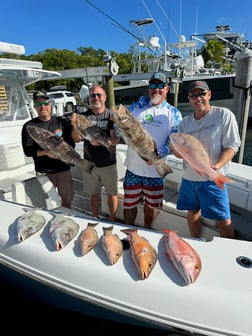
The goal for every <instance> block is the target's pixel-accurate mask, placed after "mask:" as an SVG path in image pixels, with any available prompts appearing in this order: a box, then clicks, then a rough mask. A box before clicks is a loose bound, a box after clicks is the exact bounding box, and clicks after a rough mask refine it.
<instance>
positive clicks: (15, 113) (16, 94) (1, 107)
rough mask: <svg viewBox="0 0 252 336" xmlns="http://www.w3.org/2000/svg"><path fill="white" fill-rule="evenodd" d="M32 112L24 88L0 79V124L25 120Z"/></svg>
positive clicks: (16, 82)
mask: <svg viewBox="0 0 252 336" xmlns="http://www.w3.org/2000/svg"><path fill="white" fill-rule="evenodd" d="M32 112H33V111H32V105H31V101H30V98H29V96H28V94H27V92H26V90H25V88H24V87H23V86H22V85H20V84H19V82H18V81H14V82H12V81H11V80H9V81H6V80H5V81H3V80H1V79H0V122H5V121H15V120H26V119H28V118H31V116H32Z"/></svg>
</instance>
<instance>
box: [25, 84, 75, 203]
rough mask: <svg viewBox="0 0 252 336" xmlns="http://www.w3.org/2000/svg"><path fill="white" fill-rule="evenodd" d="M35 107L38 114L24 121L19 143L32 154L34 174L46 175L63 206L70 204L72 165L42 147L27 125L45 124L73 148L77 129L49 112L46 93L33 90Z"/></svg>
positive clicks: (49, 107) (42, 125)
mask: <svg viewBox="0 0 252 336" xmlns="http://www.w3.org/2000/svg"><path fill="white" fill-rule="evenodd" d="M33 102H34V108H35V110H36V112H37V114H38V117H36V118H33V119H32V120H29V121H27V122H26V123H25V124H24V125H23V128H22V146H23V151H24V153H25V155H26V156H28V157H32V158H33V160H34V166H35V171H36V174H37V175H38V176H39V175H46V176H47V177H48V178H49V180H50V181H51V182H52V183H53V185H54V187H55V188H57V190H58V194H59V196H60V197H61V200H62V206H64V207H66V208H71V202H72V200H73V196H74V190H73V182H72V174H71V166H70V165H68V164H66V163H64V162H63V161H61V160H59V159H57V158H55V157H54V155H53V154H52V153H50V152H49V151H45V150H43V149H42V148H41V147H40V146H39V145H38V144H37V143H36V142H35V141H34V140H33V139H32V138H31V136H30V135H29V133H28V131H27V126H28V125H33V126H37V127H41V128H44V129H46V130H48V131H50V132H53V133H55V135H57V136H59V137H62V139H63V140H64V141H66V142H67V143H68V144H69V145H70V146H72V147H73V148H74V147H75V142H76V140H78V138H79V135H78V131H77V130H76V129H75V128H73V126H72V125H71V123H69V122H68V121H67V120H65V119H64V118H62V117H55V116H52V115H51V103H50V100H49V97H48V96H47V94H46V93H44V92H41V91H36V92H34V94H33Z"/></svg>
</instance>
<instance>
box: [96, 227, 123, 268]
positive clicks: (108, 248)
mask: <svg viewBox="0 0 252 336" xmlns="http://www.w3.org/2000/svg"><path fill="white" fill-rule="evenodd" d="M112 231H113V225H112V226H110V227H103V235H102V236H101V238H100V239H101V244H102V248H103V250H104V252H105V253H106V255H107V257H108V260H109V262H110V264H111V265H114V264H116V263H117V261H118V260H119V258H120V257H121V256H122V253H123V243H122V241H121V239H120V238H119V236H118V235H117V234H114V233H113V232H112Z"/></svg>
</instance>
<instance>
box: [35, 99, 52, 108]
mask: <svg viewBox="0 0 252 336" xmlns="http://www.w3.org/2000/svg"><path fill="white" fill-rule="evenodd" d="M42 105H45V106H48V105H49V100H46V101H43V102H36V103H35V106H37V107H41V106H42Z"/></svg>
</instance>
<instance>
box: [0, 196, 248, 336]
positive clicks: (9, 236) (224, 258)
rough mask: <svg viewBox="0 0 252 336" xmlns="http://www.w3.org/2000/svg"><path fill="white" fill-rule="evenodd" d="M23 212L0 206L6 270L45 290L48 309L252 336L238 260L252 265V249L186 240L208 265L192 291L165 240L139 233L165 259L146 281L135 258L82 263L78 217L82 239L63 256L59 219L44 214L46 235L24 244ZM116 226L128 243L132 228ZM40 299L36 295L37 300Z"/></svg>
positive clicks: (92, 258)
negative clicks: (53, 223)
mask: <svg viewBox="0 0 252 336" xmlns="http://www.w3.org/2000/svg"><path fill="white" fill-rule="evenodd" d="M22 207H23V206H22V205H19V204H16V203H13V202H9V201H4V200H0V212H1V215H2V221H1V227H0V237H1V238H0V264H1V268H5V270H8V269H9V270H10V271H11V272H15V273H16V274H18V276H22V277H24V278H27V279H29V281H31V280H32V281H33V282H35V284H37V285H38V286H39V287H40V286H42V287H44V290H43V292H42V293H43V300H47V301H48V303H51V304H53V305H55V304H56V305H57V304H59V305H61V306H64V308H66V309H70V310H76V311H80V312H84V313H86V314H88V313H92V312H93V314H94V315H95V314H96V313H97V314H99V317H102V318H103V317H104V318H108V319H111V318H112V319H115V320H117V321H118V320H120V318H121V321H122V322H126V321H128V322H129V323H136V324H139V325H142V326H152V327H156V328H159V329H167V330H171V328H175V329H176V328H179V329H182V330H185V331H188V332H191V333H199V334H202V335H225V336H229V335H230V336H231V335H232V336H234V335H239V336H249V335H251V330H252V320H251V318H250V313H251V302H252V268H248V267H242V266H241V265H239V264H238V263H237V261H236V259H237V257H239V256H243V257H244V258H245V257H248V258H251V242H247V241H240V240H231V239H222V238H218V237H216V238H214V239H213V241H211V242H203V241H200V240H193V239H189V238H188V239H186V240H187V241H188V242H189V243H190V244H191V245H192V246H193V248H195V250H196V251H198V253H199V255H200V258H201V260H202V271H201V273H200V275H199V278H198V279H197V281H196V282H195V283H194V284H192V285H189V286H186V285H185V283H184V281H183V280H182V278H181V277H180V275H179V274H178V273H177V271H176V270H175V269H174V267H173V266H172V264H171V263H170V262H169V261H168V259H167V256H166V254H165V250H164V245H163V242H162V236H163V233H162V232H160V231H156V230H146V229H142V228H139V229H138V233H139V234H140V235H141V236H144V237H146V238H147V239H148V240H149V241H150V242H151V244H152V245H153V246H154V247H155V248H156V250H157V251H158V262H157V264H156V265H155V267H154V269H153V271H152V273H151V274H150V277H149V278H148V279H145V280H139V276H138V273H137V270H136V268H135V266H134V264H133V261H132V259H131V257H130V251H129V250H125V251H124V253H123V256H122V258H121V259H119V261H118V262H117V263H116V264H115V265H113V266H111V265H109V264H108V261H107V258H106V256H105V254H104V251H103V250H102V248H101V246H100V243H99V244H98V245H97V247H96V248H95V249H94V250H92V251H91V252H89V253H88V254H87V255H85V256H82V255H81V250H80V241H79V235H80V232H81V231H82V230H83V229H84V228H86V226H87V223H88V222H90V221H91V220H90V218H85V217H83V218H81V217H74V218H73V219H74V220H75V221H76V222H77V223H78V224H79V226H80V228H79V232H78V234H77V236H76V238H75V239H74V240H73V241H72V242H70V243H69V244H68V245H67V246H66V247H65V248H63V249H62V250H60V251H56V250H55V247H54V243H53V240H52V239H51V237H50V236H49V232H48V226H49V224H48V223H49V220H50V219H51V218H52V215H51V213H50V212H48V211H43V210H40V211H41V213H42V214H43V215H44V216H45V217H46V219H47V224H46V225H45V227H44V228H43V229H42V230H41V231H40V232H37V233H35V234H34V235H33V236H31V237H30V238H28V239H27V240H25V241H23V242H18V241H17V233H16V219H17V217H18V216H20V215H21V214H22V213H23V209H22ZM92 222H93V221H92ZM110 225H111V222H105V221H102V222H99V224H98V225H97V231H98V235H99V237H100V236H101V234H102V227H104V226H110ZM113 225H114V232H115V233H117V234H118V235H119V237H120V238H121V239H123V238H125V234H123V233H122V232H121V229H125V225H123V224H119V223H113ZM16 286H18V284H17V283H16ZM52 291H53V292H54V291H55V293H58V295H59V296H58V295H57V296H56V297H58V298H60V297H61V298H62V295H64V296H66V297H67V298H68V299H69V300H66V301H64V300H62V301H61V302H57V301H56V300H55V297H54V296H53V295H51V293H52ZM39 293H40V292H39V291H36V295H39ZM69 303H70V306H69ZM90 304H91V306H92V307H93V309H91V311H89V309H90ZM88 307H89V308H88ZM100 308H102V309H100ZM100 312H103V313H102V314H104V315H100Z"/></svg>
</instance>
